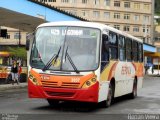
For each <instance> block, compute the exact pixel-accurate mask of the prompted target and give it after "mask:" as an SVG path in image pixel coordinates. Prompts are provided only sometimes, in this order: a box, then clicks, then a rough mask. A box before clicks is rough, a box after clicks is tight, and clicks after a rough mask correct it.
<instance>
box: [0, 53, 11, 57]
mask: <svg viewBox="0 0 160 120" xmlns="http://www.w3.org/2000/svg"><path fill="white" fill-rule="evenodd" d="M9 55H10V54H9V52H0V57H8V56H9Z"/></svg>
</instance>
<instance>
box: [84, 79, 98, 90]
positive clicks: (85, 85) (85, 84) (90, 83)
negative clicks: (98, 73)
mask: <svg viewBox="0 0 160 120" xmlns="http://www.w3.org/2000/svg"><path fill="white" fill-rule="evenodd" d="M96 81H97V77H93V78H91V79H89V80H87V81H86V82H85V83H84V84H83V86H82V88H88V87H90V86H92V85H94V84H95V83H96Z"/></svg>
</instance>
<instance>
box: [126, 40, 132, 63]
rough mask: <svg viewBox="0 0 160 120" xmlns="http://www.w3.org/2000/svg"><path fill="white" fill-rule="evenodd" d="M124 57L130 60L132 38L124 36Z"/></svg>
mask: <svg viewBox="0 0 160 120" xmlns="http://www.w3.org/2000/svg"><path fill="white" fill-rule="evenodd" d="M126 59H127V61H132V39H130V38H126Z"/></svg>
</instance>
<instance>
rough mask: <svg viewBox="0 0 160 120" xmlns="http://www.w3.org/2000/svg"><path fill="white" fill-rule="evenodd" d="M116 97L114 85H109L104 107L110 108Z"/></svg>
mask: <svg viewBox="0 0 160 120" xmlns="http://www.w3.org/2000/svg"><path fill="white" fill-rule="evenodd" d="M113 99H114V86H113V84H110V85H109V89H108V96H107V100H105V101H103V107H105V108H108V107H110V106H111V105H112V103H113Z"/></svg>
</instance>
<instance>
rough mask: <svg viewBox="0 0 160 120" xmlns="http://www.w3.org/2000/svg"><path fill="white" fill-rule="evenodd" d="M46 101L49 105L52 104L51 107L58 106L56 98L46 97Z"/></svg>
mask: <svg viewBox="0 0 160 120" xmlns="http://www.w3.org/2000/svg"><path fill="white" fill-rule="evenodd" d="M47 101H48V103H49V105H50V106H52V107H56V106H58V104H59V101H58V100H54V99H47Z"/></svg>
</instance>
